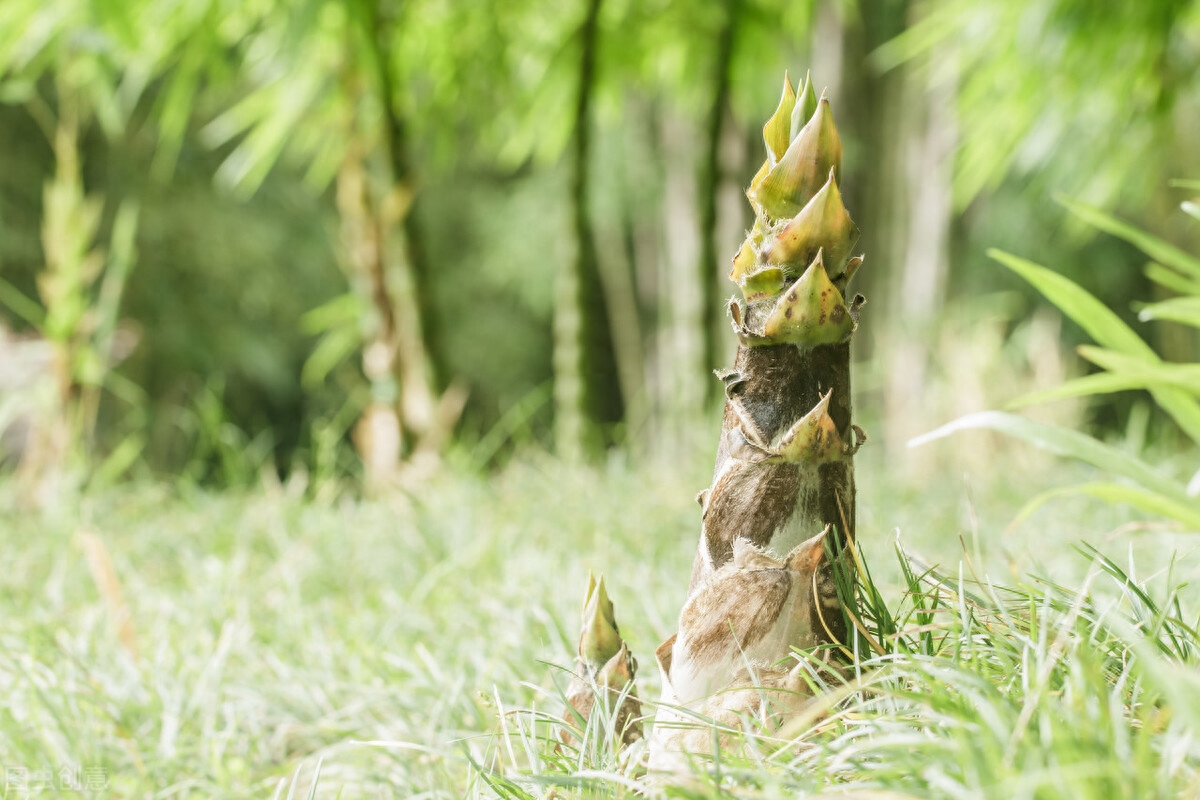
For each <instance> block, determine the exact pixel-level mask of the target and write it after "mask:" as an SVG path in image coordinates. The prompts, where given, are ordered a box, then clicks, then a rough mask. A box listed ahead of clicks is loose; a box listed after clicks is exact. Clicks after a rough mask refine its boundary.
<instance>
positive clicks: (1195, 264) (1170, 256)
mask: <svg viewBox="0 0 1200 800" xmlns="http://www.w3.org/2000/svg"><path fill="white" fill-rule="evenodd" d="M1056 199H1057V200H1058V202H1059V203H1061V204H1062V205H1064V206H1066V208H1067V210H1068V211H1070V212H1071V213H1072V214H1074V215H1075V216H1077V217H1079V218H1080V219H1082V220H1083V221H1084V222H1086V223H1088V224H1090V225H1093V226H1095V227H1097V228H1099V229H1100V230H1102V231H1104V232H1105V233H1111V234H1112V235H1113V236H1117V237H1120V238H1121V239H1124V240H1125V241H1127V242H1129V243H1130V244H1131V245H1133V246H1134V247H1136V248H1137V249H1139V250H1141V251H1142V252H1143V253H1145V254H1146V255H1148V256H1150V257H1151V258H1152V259H1154V260H1155V261H1159V262H1161V263H1163V264H1166V265H1167V266H1168V267H1171V268H1173V269H1177V270H1179V271H1180V272H1186V273H1188V274H1189V275H1193V276H1195V277H1198V278H1200V259H1198V258H1196V257H1195V256H1191V255H1188V254H1187V253H1185V252H1183V251H1182V250H1180V249H1179V248H1178V247H1176V246H1175V245H1173V244H1168V243H1167V242H1164V241H1163V240H1162V239H1159V238H1158V237H1157V236H1151V235H1150V234H1148V233H1146V232H1145V231H1143V230H1140V229H1138V228H1135V227H1134V226H1132V225H1130V224H1128V223H1125V222H1122V221H1121V220H1119V219H1117V218H1116V217H1113V216H1110V215H1108V214H1106V213H1104V212H1103V211H1101V210H1100V209H1098V208H1093V207H1092V206H1087V205H1084V204H1083V203H1079V202H1076V201H1074V200H1070V199H1068V198H1065V197H1058V198H1056Z"/></svg>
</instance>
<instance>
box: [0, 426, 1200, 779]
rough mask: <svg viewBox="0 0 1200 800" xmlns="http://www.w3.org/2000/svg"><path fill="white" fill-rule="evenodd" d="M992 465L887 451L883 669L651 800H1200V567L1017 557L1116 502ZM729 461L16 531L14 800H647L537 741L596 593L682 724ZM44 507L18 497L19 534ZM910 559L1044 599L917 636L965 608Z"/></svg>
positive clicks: (145, 503)
mask: <svg viewBox="0 0 1200 800" xmlns="http://www.w3.org/2000/svg"><path fill="white" fill-rule="evenodd" d="M982 441H983V440H982V439H973V438H971V437H962V438H961V439H954V440H951V441H950V442H949V443H943V444H939V445H938V447H939V448H940V449H939V450H938V452H937V459H936V462H937V463H938V464H939V465H941V466H939V467H938V468H937V469H935V470H933V471H932V472H930V473H929V474H927V475H919V474H914V469H913V468H912V467H911V465H909V464H907V463H906V462H901V463H884V461H883V460H882V457H881V455H880V454H878V453H875V454H871V453H869V452H868V451H867V450H864V452H863V455H862V457H861V460H860V465H859V492H860V514H861V523H860V537H861V540H862V546H863V551H864V555H865V556H866V558H867V559H868V561H869V563H870V564H871V566H872V572H873V574H874V576H875V579H876V585H877V588H878V591H879V594H880V596H881V597H882V599H883V600H884V601H885V602H886V603H887V604H888V605H889V606H890V607H891V609H892V610H893V612H895V613H894V614H893V615H882V617H880V616H879V615H876V616H877V618H875V619H873V620H872V619H868V620H866V623H868V624H867V627H868V628H869V629H870V630H871V632H872V634H873V635H874V636H875V641H876V643H877V644H878V645H881V648H882V649H883V650H884V652H883V654H875V653H869V652H867V650H868V649H869V648H868V647H867V646H866V645H864V649H863V651H862V652H860V659H861V661H862V664H861V665H860V667H859V669H858V671H857V674H855V673H853V672H852V674H851V675H850V678H849V682H848V683H847V684H845V685H842V686H837V687H835V688H836V690H837V696H836V697H835V698H834V699H832V700H830V701H829V703H827V705H828V708H827V709H825V713H824V714H822V715H814V716H812V717H811V718H809V719H807V720H801V723H799V724H798V727H794V728H793V729H787V730H785V731H784V732H782V733H781V734H780V735H778V736H772V735H768V734H766V733H763V734H762V735H760V736H750V737H749V738H748V742H747V746H746V748H745V749H744V751H739V752H737V753H731V754H730V755H729V757H728V758H727V759H724V760H722V761H721V762H718V763H715V764H713V763H704V764H698V765H697V771H696V775H695V776H692V777H689V778H686V779H684V778H680V779H678V780H677V781H675V782H674V783H673V784H672V783H670V782H668V783H666V784H663V783H660V784H658V785H657V787H656V788H655V789H654V790H653V791H655V792H659V793H664V794H667V795H670V796H686V797H718V796H719V797H729V796H736V797H785V796H787V797H791V796H802V795H804V794H806V793H810V794H814V795H815V794H819V793H822V792H826V793H833V794H836V795H837V796H848V795H849V796H858V797H864V798H865V797H875V798H899V797H921V798H925V797H946V798H966V797H988V798H1023V797H1028V798H1034V797H1037V798H1043V797H1046V798H1049V797H1062V798H1068V797H1070V798H1107V797H1139V798H1141V797H1164V798H1165V797H1177V796H1200V795H1198V792H1200V780H1198V777H1197V776H1198V774H1200V773H1198V772H1197V767H1198V765H1200V676H1198V675H1197V674H1196V673H1195V672H1194V671H1193V670H1194V667H1192V666H1190V664H1191V663H1192V662H1194V659H1195V655H1196V646H1197V643H1198V642H1200V636H1196V635H1195V633H1194V631H1193V630H1191V629H1190V628H1189V627H1188V626H1190V625H1194V623H1195V619H1196V617H1195V612H1194V611H1190V610H1188V609H1189V608H1195V607H1196V604H1195V603H1194V602H1191V601H1192V599H1193V598H1192V597H1191V596H1190V595H1188V593H1187V591H1188V590H1186V589H1184V590H1183V594H1182V596H1181V597H1180V599H1179V600H1178V603H1176V602H1175V601H1173V600H1170V589H1171V587H1172V586H1175V585H1177V584H1184V583H1186V582H1187V581H1188V580H1189V579H1191V578H1193V577H1194V575H1195V574H1196V572H1197V569H1198V567H1200V561H1198V560H1197V557H1196V554H1195V552H1194V544H1193V539H1192V538H1190V537H1183V536H1179V535H1176V534H1171V533H1169V532H1157V531H1153V530H1149V531H1148V530H1146V529H1145V528H1144V526H1139V525H1137V524H1136V516H1135V515H1133V514H1131V513H1130V512H1128V511H1125V510H1122V509H1119V508H1113V507H1109V506H1104V505H1101V504H1098V503H1095V502H1092V501H1082V500H1080V501H1062V502H1060V503H1057V504H1055V505H1053V506H1050V507H1048V508H1046V509H1043V510H1042V511H1040V512H1038V513H1037V514H1036V515H1035V516H1034V517H1033V518H1032V519H1031V520H1030V521H1029V522H1028V523H1026V524H1025V525H1024V526H1022V527H1021V528H1020V529H1019V530H1016V531H1013V532H1006V531H1005V528H1006V526H1007V524H1008V522H1009V521H1010V520H1011V518H1012V516H1013V514H1014V513H1015V509H1016V508H1018V507H1019V506H1020V504H1021V503H1022V502H1023V501H1024V500H1025V499H1027V498H1028V497H1029V496H1030V495H1031V494H1032V493H1033V491H1034V490H1035V489H1036V488H1037V487H1038V486H1041V485H1043V484H1045V483H1046V482H1049V483H1052V484H1058V483H1063V482H1065V481H1066V480H1067V479H1069V478H1070V477H1080V476H1083V475H1085V474H1086V473H1084V472H1082V471H1081V470H1076V469H1075V468H1073V467H1070V466H1069V465H1063V464H1061V463H1058V462H1052V461H1046V460H1044V459H1037V458H1031V457H1030V456H1029V455H1028V453H1027V452H1023V451H1021V450H1020V449H1016V448H1010V449H1004V450H1001V451H998V452H997V453H996V454H995V455H994V456H992V457H990V459H989V460H987V462H986V463H987V467H986V469H984V470H979V469H978V468H972V469H974V470H975V471H974V472H972V470H971V469H968V468H966V467H964V466H963V465H964V464H966V463H968V461H969V459H968V458H967V456H968V455H970V454H971V452H972V448H979V447H981V446H982V445H981V442H982ZM976 455H977V454H976ZM709 459H710V455H709V454H708V453H707V452H704V450H703V449H697V450H696V451H695V452H693V453H690V454H689V455H687V456H681V457H677V458H675V459H673V460H671V461H667V460H666V459H650V460H648V461H647V462H645V463H644V464H643V465H642V466H640V467H638V468H635V467H633V466H631V465H630V464H628V463H626V461H625V460H624V459H623V458H622V457H620V456H614V457H613V458H612V459H610V461H609V462H608V463H606V464H605V465H603V466H600V467H595V468H581V467H567V466H564V465H563V464H561V463H559V462H557V461H554V460H552V459H550V458H549V457H546V456H543V455H539V454H536V453H530V454H527V455H525V456H523V457H521V458H518V459H516V460H514V461H513V462H512V463H510V464H509V465H508V466H507V467H506V468H504V469H503V470H502V471H500V472H499V473H497V474H493V475H479V474H472V473H467V472H463V471H461V470H450V471H448V472H447V473H446V474H444V475H443V476H441V477H440V478H439V479H437V480H436V481H435V482H433V483H432V484H431V485H429V486H428V487H427V488H426V489H425V490H423V491H422V492H421V493H420V495H419V497H403V496H397V497H394V498H391V499H388V500H376V501H364V500H360V499H356V498H355V496H354V495H353V494H352V493H349V492H339V491H337V490H336V487H307V488H306V487H303V486H301V485H299V484H297V483H293V484H292V485H283V486H279V485H265V484H264V485H263V486H262V487H261V488H259V489H256V490H253V491H246V492H243V493H224V494H212V493H206V492H204V491H198V490H189V489H185V488H181V487H178V486H174V485H151V486H139V487H126V488H118V489H110V490H106V491H104V492H100V493H98V494H95V495H88V496H85V497H82V498H80V499H77V500H71V501H69V502H64V503H63V504H62V506H61V507H58V508H54V509H51V510H49V511H48V512H46V513H44V514H41V515H29V514H20V513H17V512H15V511H6V512H0V537H2V540H3V548H4V550H3V551H4V553H5V555H6V562H7V563H6V565H5V568H4V569H3V570H0V695H2V696H3V697H4V698H6V702H5V703H4V704H3V705H2V706H0V766H3V768H4V769H5V780H6V784H5V785H6V794H5V795H4V796H5V797H8V798H16V797H25V796H27V794H30V793H32V792H33V791H34V790H37V789H41V790H42V791H41V793H40V795H38V796H78V794H77V793H76V788H75V787H82V789H83V792H84V794H86V795H89V796H96V797H122V798H124V797H156V798H157V797H162V798H166V797H231V798H235V797H269V796H272V795H274V794H275V793H276V792H277V791H282V793H283V795H284V796H286V795H287V793H288V792H289V791H294V792H295V793H296V794H297V795H298V796H301V797H303V796H306V795H307V794H308V792H309V791H310V788H311V789H313V791H315V794H316V796H318V797H335V796H338V795H339V794H340V796H342V797H463V796H493V795H504V796H516V797H523V796H532V797H548V796H555V797H573V796H586V797H591V796H597V797H606V796H632V794H633V790H632V789H631V788H629V786H630V785H631V784H629V783H628V781H629V777H628V776H627V775H622V774H618V773H619V772H620V765H619V764H618V763H617V762H616V760H615V759H614V758H613V756H612V753H611V750H610V749H609V748H607V747H606V746H605V745H604V743H603V741H601V739H602V737H600V738H598V739H596V740H595V741H592V742H591V743H590V745H589V747H587V748H585V749H584V751H582V752H579V753H576V752H575V751H572V750H568V751H563V752H561V753H555V752H554V751H553V750H552V748H550V747H549V746H548V745H546V744H544V743H539V742H538V741H537V739H536V738H529V737H537V736H548V735H550V734H552V733H553V732H554V731H553V728H554V726H553V725H552V724H550V723H547V722H538V721H537V720H538V717H537V716H536V715H534V714H530V713H528V710H529V709H537V710H539V711H544V712H545V713H546V714H548V715H550V716H553V717H557V716H558V715H560V714H561V712H562V704H561V701H560V698H559V692H560V690H561V687H563V686H565V678H564V673H563V672H562V670H561V669H560V668H561V667H565V666H567V665H569V664H570V663H571V655H572V653H573V650H574V638H575V636H576V634H577V631H576V630H575V627H576V625H577V615H578V604H579V602H580V601H581V599H582V593H583V590H584V587H585V585H586V577H587V573H588V570H589V569H591V570H595V571H597V572H603V573H605V575H606V578H607V581H608V583H609V585H610V592H611V595H612V597H613V599H614V601H615V603H616V613H617V617H618V620H619V622H620V624H621V626H622V633H623V634H624V635H625V636H626V638H627V640H628V642H629V644H630V646H631V648H632V650H633V652H634V653H635V655H636V656H637V657H638V658H639V660H640V662H641V665H642V668H641V673H640V676H639V682H640V691H641V694H642V696H643V697H644V698H650V699H652V698H654V697H655V696H656V695H657V681H658V676H657V674H656V670H655V669H654V667H653V650H654V648H655V646H656V645H657V644H658V642H659V641H661V640H662V639H663V638H664V637H665V636H667V635H668V634H669V633H670V632H671V631H672V629H673V626H674V623H675V616H676V614H677V613H678V609H679V606H680V604H681V602H682V600H683V594H684V589H685V587H686V583H687V576H688V574H689V572H690V567H691V559H692V555H693V552H694V547H695V538H696V535H697V532H698V529H697V524H698V523H697V516H698V515H697V508H696V506H695V504H694V502H693V501H692V496H693V494H694V493H695V492H696V491H697V490H698V489H699V488H702V487H703V486H704V485H705V484H706V483H707V477H708V476H707V472H708V470H709V468H710V464H711V462H710V460H709ZM977 462H978V459H975V461H974V462H972V463H977ZM15 491H16V490H15V487H14V486H13V485H11V484H7V485H0V493H2V494H3V497H0V507H3V508H8V507H10V506H11V505H12V503H11V502H10V501H12V500H14V499H15V498H14V497H13V493H14V492H15ZM897 529H899V531H900V533H901V541H902V542H903V544H904V546H905V547H906V548H907V549H908V550H909V551H911V552H914V553H916V554H919V555H920V557H921V558H922V559H923V560H924V561H926V562H929V563H938V564H940V565H941V567H942V570H943V572H944V573H945V574H946V575H948V576H950V577H951V578H952V579H957V577H958V576H959V574H960V566H959V565H960V556H961V554H962V552H963V547H964V543H965V547H966V548H967V551H968V552H969V553H970V554H971V563H972V565H973V567H974V569H975V571H976V573H977V574H979V575H980V576H982V575H983V574H985V573H986V575H988V576H990V578H991V579H992V580H993V581H994V582H995V584H996V585H997V586H998V585H1000V584H1004V585H1017V584H1019V583H1021V584H1024V585H1025V586H1028V587H1030V588H1029V589H1027V590H1024V591H1021V592H1006V591H1005V590H1002V589H999V588H994V589H989V588H988V587H987V586H986V585H975V586H973V587H972V588H971V589H970V593H968V592H967V591H966V589H965V588H964V589H962V591H959V588H956V587H954V586H950V587H949V588H943V589H942V590H941V591H940V593H934V594H938V596H939V597H940V600H938V601H937V602H942V603H944V604H945V607H944V608H943V609H941V610H940V611H930V610H928V609H925V610H924V611H923V612H922V613H910V612H912V609H913V607H914V605H919V604H920V603H925V604H927V605H928V604H929V603H931V602H934V601H933V600H931V599H929V597H927V598H926V599H924V600H921V599H916V600H915V599H913V597H912V596H911V595H906V586H908V585H909V583H910V582H906V579H905V575H904V573H903V571H902V569H901V567H900V565H899V563H898V561H897V559H896V557H895V555H894V552H893V548H894V544H895V541H896V534H895V532H896V530H897ZM1080 540H1087V541H1090V542H1092V543H1094V544H1096V545H1097V546H1098V547H1100V549H1101V550H1102V551H1104V552H1106V553H1109V554H1110V555H1112V556H1113V559H1114V562H1115V564H1116V565H1119V570H1118V568H1117V567H1115V566H1110V568H1109V572H1111V573H1114V574H1116V575H1117V577H1116V578H1114V577H1113V576H1112V575H1110V574H1108V573H1106V572H1105V571H1104V570H1103V569H1100V568H1098V567H1097V566H1096V564H1095V563H1094V562H1093V561H1092V560H1091V559H1089V558H1088V557H1085V556H1082V555H1080V554H1078V553H1077V552H1075V551H1074V550H1073V549H1072V544H1073V543H1074V542H1078V541H1080ZM1175 551H1178V557H1177V561H1176V562H1175V563H1174V566H1173V567H1171V563H1172V554H1173V553H1174V552H1175ZM1131 554H1132V555H1133V557H1134V560H1135V562H1136V563H1137V572H1136V575H1135V577H1136V579H1137V580H1136V582H1128V583H1127V582H1125V581H1124V579H1122V578H1121V577H1120V576H1121V574H1122V573H1121V571H1124V572H1125V573H1129V572H1130V570H1131V568H1130V566H1129V558H1130V555H1131ZM1168 568H1170V569H1171V570H1172V571H1171V572H1170V574H1168ZM1030 573H1035V574H1036V575H1038V576H1041V577H1043V578H1045V579H1048V580H1052V581H1055V582H1058V583H1060V584H1062V585H1063V586H1068V587H1078V586H1080V585H1082V584H1084V583H1085V582H1086V583H1087V585H1088V587H1089V594H1088V595H1087V596H1082V595H1076V593H1075V590H1074V589H1054V588H1052V587H1051V586H1050V584H1049V583H1046V582H1037V581H1035V580H1033V579H1031V578H1030V577H1029V575H1030ZM963 574H964V575H967V576H968V577H969V575H968V571H967V570H965V569H964V573H963ZM985 583H986V581H985ZM1139 583H1140V584H1141V585H1144V586H1145V587H1146V589H1147V592H1148V596H1147V597H1145V598H1143V597H1139V596H1138V594H1137V592H1136V591H1135V590H1134V588H1131V587H1136V586H1137V585H1139ZM909 588H912V587H911V586H910V587H909ZM930 591H931V590H926V592H927V594H929V592H930ZM922 596H925V595H922ZM931 596H932V595H930V597H931ZM906 597H907V598H908V599H906ZM901 608H906V609H908V610H907V611H899V612H897V609H901ZM867 610H868V611H870V609H867ZM1139 615H1140V616H1139ZM893 617H897V618H893ZM888 625H898V626H899V627H900V628H903V630H901V631H899V632H897V633H896V634H895V635H891V636H888V635H887V634H888V630H887V626H888ZM881 626H882V628H883V630H880V627H881ZM864 641H865V640H864ZM1185 663H1186V664H1189V666H1186V667H1185V666H1181V664H1185ZM781 736H782V737H783V738H780V737H781ZM789 737H791V740H790V741H788V738H789ZM318 762H320V777H319V781H316V783H315V786H314V773H315V771H316V769H317V765H318Z"/></svg>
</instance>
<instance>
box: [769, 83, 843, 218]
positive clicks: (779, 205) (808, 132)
mask: <svg viewBox="0 0 1200 800" xmlns="http://www.w3.org/2000/svg"><path fill="white" fill-rule="evenodd" d="M831 169H832V170H834V172H835V173H837V174H840V173H841V170H842V140H841V138H840V137H839V136H838V132H837V127H836V126H835V125H834V124H833V114H832V113H831V112H830V111H829V101H828V100H827V99H825V96H824V95H822V96H821V99H820V100H819V101H818V102H817V110H816V111H814V112H813V115H812V118H811V119H810V120H809V121H808V122H807V123H806V124H805V125H804V127H803V128H802V129H801V130H800V133H799V134H798V135H797V136H796V138H795V139H793V140H792V143H791V144H790V145H788V148H787V152H785V153H784V154H783V157H782V158H780V159H779V163H777V164H775V166H773V167H772V168H771V170H770V171H769V172H768V173H767V176H766V177H765V178H763V180H762V182H761V183H759V184H758V186H757V187H754V186H751V190H750V199H751V201H752V202H754V204H755V205H756V206H757V207H758V208H759V209H760V210H762V211H763V212H765V213H766V215H767V216H768V217H770V218H772V219H786V218H787V217H793V216H795V215H796V214H798V213H799V212H800V210H801V209H802V208H804V206H805V204H806V203H808V201H809V200H810V199H811V198H812V196H813V195H815V194H816V193H817V191H818V190H819V189H820V188H821V186H822V185H824V183H825V178H826V176H827V175H828V174H829V171H830V170H831Z"/></svg>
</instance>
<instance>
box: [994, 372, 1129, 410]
mask: <svg viewBox="0 0 1200 800" xmlns="http://www.w3.org/2000/svg"><path fill="white" fill-rule="evenodd" d="M1145 388H1146V381H1144V380H1142V379H1141V378H1138V377H1135V376H1132V375H1113V374H1111V373H1108V372H1101V373H1098V374H1096V375H1086V376H1084V377H1082V378H1075V379H1073V380H1069V381H1063V382H1062V383H1060V384H1058V385H1057V386H1052V387H1050V388H1049V389H1042V390H1041V391H1037V392H1030V393H1029V394H1023V395H1021V396H1020V397H1018V398H1016V399H1015V400H1012V401H1010V402H1009V403H1008V405H1007V406H1006V408H1008V409H1016V408H1025V407H1026V406H1033V405H1038V404H1039V403H1049V402H1051V401H1054V400H1065V399H1066V398H1068V397H1086V396H1088V395H1093V394H1112V393H1113V392H1126V391H1129V390H1131V389H1145Z"/></svg>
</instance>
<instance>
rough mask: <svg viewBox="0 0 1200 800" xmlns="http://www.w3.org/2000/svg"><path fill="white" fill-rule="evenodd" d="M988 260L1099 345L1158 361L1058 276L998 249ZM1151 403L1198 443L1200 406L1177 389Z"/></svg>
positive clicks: (1096, 303)
mask: <svg viewBox="0 0 1200 800" xmlns="http://www.w3.org/2000/svg"><path fill="white" fill-rule="evenodd" d="M988 255H989V256H990V257H991V258H994V259H995V260H997V261H999V262H1000V263H1001V264H1003V265H1004V266H1006V267H1008V268H1009V269H1011V270H1012V271H1013V272H1015V273H1017V274H1018V275H1020V276H1021V277H1022V278H1024V279H1025V280H1027V281H1029V283H1031V284H1032V285H1033V287H1034V288H1035V289H1037V290H1038V291H1039V292H1041V293H1042V294H1043V295H1045V296H1046V299H1047V300H1049V301H1050V302H1051V303H1053V304H1054V305H1055V306H1057V307H1058V309H1059V310H1060V311H1062V312H1063V313H1064V314H1066V315H1067V316H1068V317H1070V318H1071V320H1072V321H1074V322H1075V324H1077V325H1079V327H1081V328H1083V329H1084V331H1086V332H1087V334H1088V335H1089V336H1091V337H1092V338H1093V339H1095V340H1096V341H1097V342H1098V343H1099V344H1101V345H1104V346H1105V347H1108V348H1110V349H1112V350H1117V351H1119V352H1122V353H1126V354H1128V355H1132V356H1138V357H1140V358H1144V359H1146V360H1147V361H1154V362H1157V361H1158V356H1157V355H1156V354H1155V352H1154V350H1152V349H1151V348H1150V345H1148V344H1146V343H1145V342H1144V341H1142V339H1141V337H1140V336H1138V335H1137V334H1136V333H1134V332H1133V330H1132V329H1131V328H1130V327H1129V326H1128V325H1126V324H1125V323H1124V322H1122V321H1121V319H1120V318H1119V317H1118V316H1117V315H1116V314H1114V313H1113V312H1112V311H1111V310H1110V309H1109V308H1108V307H1107V306H1105V305H1104V304H1103V303H1101V302H1100V301H1099V300H1097V299H1096V298H1095V297H1092V296H1091V295H1090V294H1088V293H1087V292H1086V291H1085V290H1084V289H1082V288H1080V287H1079V286H1078V285H1077V284H1075V283H1073V282H1071V281H1069V280H1067V279H1066V278H1064V277H1063V276H1062V275H1059V274H1058V273H1056V272H1052V271H1051V270H1048V269H1046V268H1045V267H1043V266H1040V265H1038V264H1034V263H1033V262H1032V261H1028V260H1026V259H1023V258H1019V257H1017V256H1014V255H1010V254H1009V253H1005V252H1004V251H1002V250H996V249H991V250H988ZM1152 393H1153V395H1154V401H1155V402H1156V403H1158V404H1159V405H1160V406H1162V409H1163V410H1164V411H1166V412H1167V413H1168V414H1170V415H1171V418H1172V419H1174V420H1175V422H1176V423H1178V425H1179V427H1181V428H1183V430H1184V432H1185V433H1187V435H1188V436H1189V437H1190V438H1191V439H1192V441H1195V442H1197V443H1200V404H1197V402H1196V400H1195V398H1193V397H1191V396H1189V395H1188V394H1187V393H1185V392H1181V391H1179V390H1178V389H1165V388H1160V389H1154V390H1153V391H1152Z"/></svg>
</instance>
